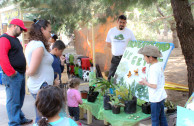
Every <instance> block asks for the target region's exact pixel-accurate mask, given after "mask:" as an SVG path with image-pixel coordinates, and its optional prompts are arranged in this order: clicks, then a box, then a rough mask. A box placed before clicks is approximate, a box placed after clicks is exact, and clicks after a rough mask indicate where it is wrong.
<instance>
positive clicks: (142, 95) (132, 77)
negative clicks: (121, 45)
mask: <svg viewBox="0 0 194 126" xmlns="http://www.w3.org/2000/svg"><path fill="white" fill-rule="evenodd" d="M145 45H154V46H156V47H158V49H159V50H160V51H161V53H162V55H163V57H160V58H158V61H159V62H160V63H161V66H162V67H163V69H165V66H166V64H167V61H168V57H169V55H170V53H171V51H172V50H173V49H174V44H173V43H166V42H151V41H129V43H128V45H127V47H126V49H125V52H124V54H123V57H122V59H121V61H120V63H119V66H118V67H117V70H116V73H115V77H116V79H117V83H118V82H119V81H120V80H122V82H123V83H124V84H126V85H127V87H128V85H131V88H132V90H133V91H135V93H134V94H135V96H136V97H137V98H139V99H141V100H144V101H148V99H149V97H148V88H147V86H143V85H140V84H138V82H139V81H140V80H141V79H142V78H143V77H145V76H146V68H148V67H149V66H148V65H149V64H147V63H146V62H145V61H144V59H143V55H141V54H138V50H139V49H140V48H142V47H144V46H145Z"/></svg>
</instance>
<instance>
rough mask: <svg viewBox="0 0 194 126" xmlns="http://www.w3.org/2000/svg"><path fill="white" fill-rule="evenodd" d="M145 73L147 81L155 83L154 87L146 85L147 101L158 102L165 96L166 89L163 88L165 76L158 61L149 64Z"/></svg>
mask: <svg viewBox="0 0 194 126" xmlns="http://www.w3.org/2000/svg"><path fill="white" fill-rule="evenodd" d="M146 73H147V80H148V82H149V83H150V84H156V85H157V88H156V89H154V88H150V87H148V92H149V101H150V102H160V101H162V100H164V99H165V98H167V94H166V91H165V90H164V85H165V77H164V72H163V70H162V67H161V65H160V63H159V62H158V63H154V64H152V65H150V67H149V68H148V70H147V72H146Z"/></svg>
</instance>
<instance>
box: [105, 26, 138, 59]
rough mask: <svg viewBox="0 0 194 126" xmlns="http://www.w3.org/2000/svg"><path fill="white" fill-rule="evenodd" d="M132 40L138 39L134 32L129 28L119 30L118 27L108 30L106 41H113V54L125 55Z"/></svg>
mask: <svg viewBox="0 0 194 126" xmlns="http://www.w3.org/2000/svg"><path fill="white" fill-rule="evenodd" d="M130 40H136V39H135V36H134V34H133V32H132V31H131V30H130V29H129V28H126V27H125V28H124V29H123V30H118V29H117V27H114V28H111V29H110V30H109V31H108V34H107V38H106V42H108V43H111V48H112V54H113V55H114V56H120V55H123V53H124V51H125V48H126V46H127V44H128V42H129V41H130Z"/></svg>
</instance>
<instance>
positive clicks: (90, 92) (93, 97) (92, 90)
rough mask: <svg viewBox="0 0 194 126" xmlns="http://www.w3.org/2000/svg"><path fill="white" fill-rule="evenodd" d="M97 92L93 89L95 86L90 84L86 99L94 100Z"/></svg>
mask: <svg viewBox="0 0 194 126" xmlns="http://www.w3.org/2000/svg"><path fill="white" fill-rule="evenodd" d="M98 94H99V92H97V91H95V87H94V86H90V87H89V93H88V97H87V101H88V102H95V100H96V98H97V97H98Z"/></svg>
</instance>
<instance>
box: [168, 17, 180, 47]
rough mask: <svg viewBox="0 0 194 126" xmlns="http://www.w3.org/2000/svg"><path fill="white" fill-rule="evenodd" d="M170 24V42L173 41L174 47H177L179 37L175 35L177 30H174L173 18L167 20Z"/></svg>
mask: <svg viewBox="0 0 194 126" xmlns="http://www.w3.org/2000/svg"><path fill="white" fill-rule="evenodd" d="M168 22H169V24H170V29H171V31H172V42H173V43H174V47H175V48H178V47H179V39H178V36H177V31H176V24H175V23H176V22H175V21H174V20H171V21H168Z"/></svg>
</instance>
